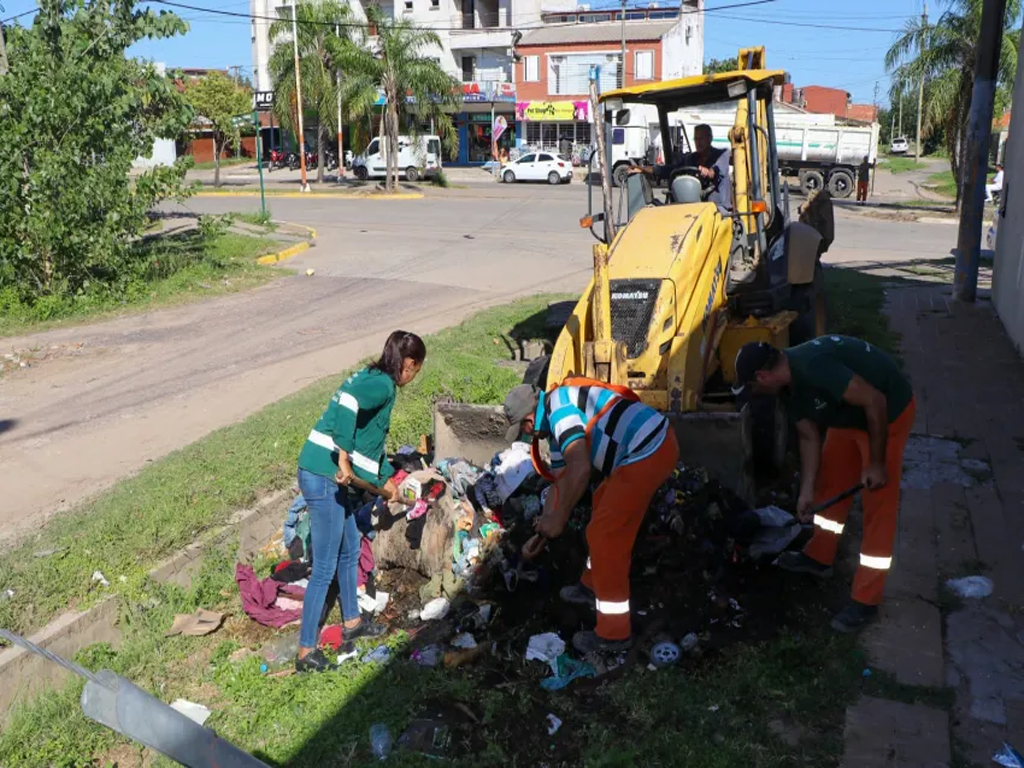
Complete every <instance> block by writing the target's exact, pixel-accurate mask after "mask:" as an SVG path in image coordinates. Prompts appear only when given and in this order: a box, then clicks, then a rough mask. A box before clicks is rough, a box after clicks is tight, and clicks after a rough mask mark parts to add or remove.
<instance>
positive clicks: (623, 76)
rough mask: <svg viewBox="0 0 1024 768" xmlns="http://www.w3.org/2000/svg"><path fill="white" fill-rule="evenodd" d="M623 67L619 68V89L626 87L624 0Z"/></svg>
mask: <svg viewBox="0 0 1024 768" xmlns="http://www.w3.org/2000/svg"><path fill="white" fill-rule="evenodd" d="M621 21H622V65H621V66H620V68H619V88H625V87H626V0H622V19H621Z"/></svg>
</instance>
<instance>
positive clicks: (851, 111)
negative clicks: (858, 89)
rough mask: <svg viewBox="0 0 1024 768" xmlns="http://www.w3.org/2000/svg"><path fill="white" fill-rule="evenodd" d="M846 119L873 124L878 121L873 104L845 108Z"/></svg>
mask: <svg viewBox="0 0 1024 768" xmlns="http://www.w3.org/2000/svg"><path fill="white" fill-rule="evenodd" d="M846 117H847V118H849V119H850V120H862V121H864V122H866V123H873V122H875V120H877V119H878V107H876V106H875V105H874V104H851V105H850V106H848V107H847V108H846Z"/></svg>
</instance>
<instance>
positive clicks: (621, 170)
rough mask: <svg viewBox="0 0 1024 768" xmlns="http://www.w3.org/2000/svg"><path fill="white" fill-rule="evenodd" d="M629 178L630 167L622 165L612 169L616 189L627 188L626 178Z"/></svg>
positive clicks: (625, 164)
mask: <svg viewBox="0 0 1024 768" xmlns="http://www.w3.org/2000/svg"><path fill="white" fill-rule="evenodd" d="M627 176H629V165H628V164H627V163H621V164H619V165H617V166H615V168H613V169H612V184H613V185H614V186H616V187H625V186H626V177H627Z"/></svg>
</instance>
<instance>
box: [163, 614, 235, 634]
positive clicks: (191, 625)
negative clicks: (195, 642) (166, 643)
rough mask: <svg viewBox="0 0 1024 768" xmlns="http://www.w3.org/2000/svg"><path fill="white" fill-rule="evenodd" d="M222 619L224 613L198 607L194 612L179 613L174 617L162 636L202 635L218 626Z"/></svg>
mask: <svg viewBox="0 0 1024 768" xmlns="http://www.w3.org/2000/svg"><path fill="white" fill-rule="evenodd" d="M223 621H224V614H222V613H217V612H216V611H207V610H206V609H205V608H200V609H199V610H197V611H196V612H195V613H187V614H186V613H179V614H178V615H177V616H175V617H174V623H173V624H172V625H171V628H170V629H169V630H167V632H166V633H164V637H174V635H188V636H190V637H202V636H203V635H208V634H210V633H211V632H213V631H214V630H216V629H217V628H218V627H220V625H221V622H223Z"/></svg>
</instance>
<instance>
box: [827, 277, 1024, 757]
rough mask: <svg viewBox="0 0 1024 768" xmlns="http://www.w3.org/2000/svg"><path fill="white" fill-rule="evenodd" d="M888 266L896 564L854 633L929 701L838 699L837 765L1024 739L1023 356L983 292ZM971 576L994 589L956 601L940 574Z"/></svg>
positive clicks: (961, 751)
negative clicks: (971, 294) (896, 392)
mask: <svg viewBox="0 0 1024 768" xmlns="http://www.w3.org/2000/svg"><path fill="white" fill-rule="evenodd" d="M889 274H890V275H891V276H893V277H899V278H900V280H899V281H898V282H895V281H894V283H893V285H892V286H891V287H890V289H889V296H888V299H889V300H888V314H889V316H890V322H891V327H892V329H893V330H894V331H896V332H898V333H900V334H901V335H902V354H903V361H904V365H905V368H906V370H907V372H908V374H909V375H910V377H911V379H912V381H913V383H914V388H915V391H916V395H917V399H918V418H917V423H916V424H915V426H914V430H913V436H912V439H911V441H910V443H909V444H908V448H907V453H906V456H905V463H904V472H905V476H904V482H903V503H902V507H901V512H900V527H899V540H898V545H897V552H896V564H895V567H894V571H893V574H892V577H891V578H890V581H889V584H888V586H887V590H886V602H885V605H884V609H883V612H882V616H881V619H880V621H879V622H878V624H877V625H876V626H875V627H873V628H872V629H871V630H870V631H868V632H867V633H866V634H865V637H864V642H865V645H866V648H867V651H868V653H869V655H870V657H871V660H872V666H873V667H874V668H875V669H876V670H879V671H881V672H884V673H889V674H890V675H892V676H893V677H894V678H895V680H896V681H897V683H900V684H903V685H904V686H921V687H922V688H916V689H911V688H904V689H903V697H904V698H905V697H906V696H907V695H909V694H910V693H913V692H914V691H917V692H918V693H919V694H920V695H915V696H914V698H915V699H917V700H919V702H921V701H923V702H929V701H930V702H931V704H932V705H928V704H926V703H915V704H907V703H897V702H893V701H887V700H884V699H874V698H869V697H864V698H862V699H861V701H859V702H858V703H857V704H856V705H855V706H853V707H851V708H850V709H849V710H848V711H847V721H846V734H845V736H846V749H845V756H844V761H843V765H844V766H847V767H848V768H855V767H857V768H859V767H860V766H865V768H866V767H867V766H904V767H909V766H915V767H917V766H921V767H922V768H923V767H924V766H928V767H929V768H931V767H933V766H949V765H954V764H955V765H967V764H970V765H990V764H991V757H992V754H993V753H994V752H995V751H996V750H997V749H998V748H999V747H1000V746H1001V744H1002V743H1003V741H1008V742H1010V743H1012V744H1014V745H1016V746H1017V748H1018V749H1021V748H1022V747H1024V616H1022V615H1021V609H1022V608H1024V553H1022V550H1021V545H1022V543H1024V515H1022V513H1024V472H1022V469H1024V461H1022V459H1024V396H1022V395H1024V360H1022V358H1021V356H1020V355H1019V354H1018V352H1017V351H1016V350H1015V349H1014V348H1013V346H1012V344H1011V343H1010V341H1009V339H1008V338H1007V336H1006V334H1005V333H1004V331H1003V327H1002V325H1001V324H1000V322H999V320H998V318H997V317H996V316H995V314H994V312H993V309H992V305H991V302H990V301H989V300H988V298H987V297H986V298H984V299H980V300H979V301H978V302H977V304H975V305H964V304H960V303H957V302H954V301H953V300H952V298H951V296H950V288H949V281H948V280H947V279H946V277H945V275H943V274H942V272H941V271H938V270H934V269H932V270H929V271H927V272H925V273H915V276H914V277H910V276H909V275H908V273H906V272H903V273H893V272H891V271H890V272H889ZM936 280H940V281H941V282H940V283H936V282H935V281H936ZM983 285H984V283H983ZM970 575H985V576H988V577H989V578H991V579H992V581H993V582H994V584H995V590H994V593H993V594H992V595H991V596H990V597H987V598H985V599H981V600H978V599H963V600H962V599H959V598H957V597H955V596H953V595H952V593H951V592H950V591H949V590H948V589H947V588H946V587H945V586H944V584H945V582H946V580H947V579H949V578H954V577H962V576H970ZM943 691H945V693H943ZM942 699H946V700H949V701H953V702H954V703H953V706H952V708H951V709H950V710H949V711H946V710H945V709H943V708H942V707H940V706H935V705H934V704H935V702H936V700H942ZM954 761H955V762H954Z"/></svg>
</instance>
